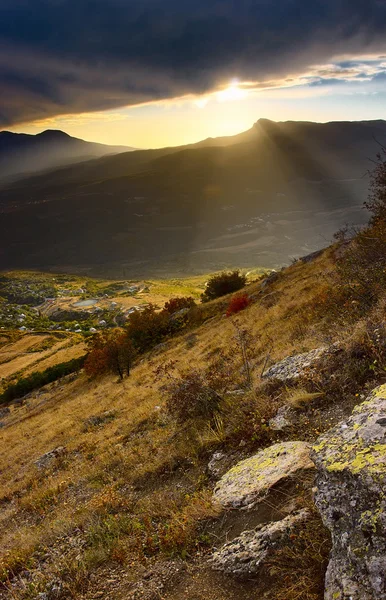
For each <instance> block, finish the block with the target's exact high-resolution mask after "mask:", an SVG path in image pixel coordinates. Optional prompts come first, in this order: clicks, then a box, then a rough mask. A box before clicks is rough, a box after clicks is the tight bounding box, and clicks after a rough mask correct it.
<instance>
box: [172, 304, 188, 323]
mask: <svg viewBox="0 0 386 600" xmlns="http://www.w3.org/2000/svg"><path fill="white" fill-rule="evenodd" d="M189 310H190V308H186V307H185V308H181V309H180V310H177V311H176V312H175V313H173V314H172V315H171V316H170V320H171V321H178V319H181V318H182V317H184V316H185V315H187V314H188V312H189Z"/></svg>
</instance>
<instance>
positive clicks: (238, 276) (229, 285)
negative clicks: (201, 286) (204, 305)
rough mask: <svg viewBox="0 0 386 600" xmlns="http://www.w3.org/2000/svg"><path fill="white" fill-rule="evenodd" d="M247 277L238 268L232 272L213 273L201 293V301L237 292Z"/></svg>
mask: <svg viewBox="0 0 386 600" xmlns="http://www.w3.org/2000/svg"><path fill="white" fill-rule="evenodd" d="M246 282H247V278H246V276H245V275H243V273H240V271H239V270H235V271H232V272H229V273H227V272H224V273H220V274H219V275H213V277H211V278H210V279H209V281H208V282H207V284H206V289H205V292H204V293H203V294H201V300H202V302H208V301H209V300H214V299H215V298H219V297H220V296H225V294H230V293H232V292H237V291H238V290H240V289H241V288H243V287H244V286H245V284H246Z"/></svg>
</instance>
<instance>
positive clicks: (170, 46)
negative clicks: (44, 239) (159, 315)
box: [0, 0, 386, 148]
mask: <svg viewBox="0 0 386 600" xmlns="http://www.w3.org/2000/svg"><path fill="white" fill-rule="evenodd" d="M259 118H269V119H272V120H276V121H283V120H308V121H320V122H325V121H337V120H369V119H386V0H275V1H273V0H34V1H33V2H32V1H31V0H0V129H7V130H10V131H15V132H26V133H38V132H40V131H42V130H44V129H62V130H64V131H66V132H67V133H69V134H70V135H74V136H76V137H81V138H83V139H87V140H92V141H99V142H102V143H107V144H114V145H115V144H122V145H128V146H134V147H138V148H150V147H153V148H155V147H161V146H173V145H180V144H185V143H190V142H194V141H198V140H201V139H204V138H207V137H216V136H221V135H232V134H235V133H238V132H240V131H243V130H246V129H249V128H250V127H251V126H252V124H253V123H254V122H255V121H257V120H258V119H259Z"/></svg>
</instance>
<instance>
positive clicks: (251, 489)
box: [214, 442, 314, 508]
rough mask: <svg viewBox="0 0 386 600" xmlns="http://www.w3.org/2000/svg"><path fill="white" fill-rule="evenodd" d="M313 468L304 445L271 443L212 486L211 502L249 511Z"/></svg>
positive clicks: (224, 506) (306, 445)
mask: <svg viewBox="0 0 386 600" xmlns="http://www.w3.org/2000/svg"><path fill="white" fill-rule="evenodd" d="M313 468H314V465H313V462H312V461H311V458H310V448H309V446H308V444H306V443H305V442H283V443H279V444H274V445H273V446H270V447H269V448H266V449H265V450H261V451H260V452H258V453H257V454H256V455H255V456H251V457H250V458H247V459H245V460H243V461H241V462H239V463H238V464H237V465H235V466H234V467H233V468H232V469H230V470H229V471H228V472H227V473H226V474H225V475H223V477H222V478H221V479H220V480H219V482H218V483H217V485H216V487H215V490H214V499H215V500H216V501H217V502H219V503H220V504H221V505H222V506H223V508H252V507H253V506H254V505H256V504H258V503H259V502H260V501H261V500H263V499H264V498H265V496H266V495H267V494H268V492H269V491H270V490H271V488H272V487H273V486H274V485H276V484H278V483H280V482H284V481H286V480H289V479H291V478H294V477H296V476H297V475H300V474H301V473H302V472H305V471H309V470H312V469H313Z"/></svg>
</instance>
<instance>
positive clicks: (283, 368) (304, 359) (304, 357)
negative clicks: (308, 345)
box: [263, 346, 329, 381]
mask: <svg viewBox="0 0 386 600" xmlns="http://www.w3.org/2000/svg"><path fill="white" fill-rule="evenodd" d="M328 352H329V348H327V347H325V346H323V347H321V348H315V350H311V351H310V352H304V353H303V354H296V355H295V356H287V358H284V359H283V360H281V361H280V362H278V363H276V364H274V365H272V367H270V368H269V369H268V370H267V371H265V373H264V374H263V378H265V379H279V380H280V381H291V380H294V379H298V378H299V377H300V376H301V375H304V374H305V372H306V371H307V370H308V369H309V368H310V367H313V366H315V364H317V363H318V361H319V360H320V359H321V358H322V357H323V356H325V354H326V353H328Z"/></svg>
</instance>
